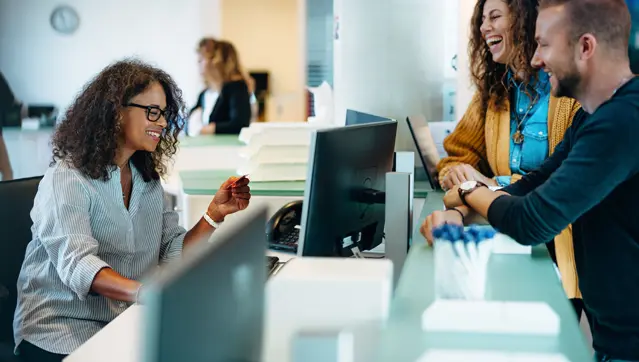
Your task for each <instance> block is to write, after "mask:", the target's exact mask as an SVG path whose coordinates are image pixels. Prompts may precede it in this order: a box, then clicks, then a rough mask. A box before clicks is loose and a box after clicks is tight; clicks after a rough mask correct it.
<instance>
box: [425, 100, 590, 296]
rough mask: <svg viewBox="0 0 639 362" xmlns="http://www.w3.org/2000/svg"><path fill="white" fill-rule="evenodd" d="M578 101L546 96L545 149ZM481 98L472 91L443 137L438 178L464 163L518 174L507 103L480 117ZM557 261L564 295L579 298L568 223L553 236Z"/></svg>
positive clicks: (491, 171)
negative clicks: (443, 153)
mask: <svg viewBox="0 0 639 362" xmlns="http://www.w3.org/2000/svg"><path fill="white" fill-rule="evenodd" d="M580 107H581V106H580V104H579V103H578V102H577V101H575V100H574V99H569V98H555V97H551V98H550V103H549V105H548V149H549V151H550V153H552V152H553V151H554V149H555V147H556V146H557V144H559V142H561V140H562V139H563V138H564V133H566V129H567V128H568V127H569V126H570V124H571V123H572V119H573V117H574V116H575V113H576V112H577V110H578V109H579V108H580ZM481 113H482V112H481V100H480V96H479V94H475V96H474V97H473V100H472V101H471V103H470V105H469V106H468V109H467V110H466V113H464V116H463V117H462V119H461V120H460V121H459V123H458V124H457V127H456V128H455V130H454V131H453V133H451V134H450V135H449V136H448V137H446V139H445V140H444V149H445V150H446V152H447V153H448V157H445V158H443V159H442V160H441V161H440V162H439V163H438V164H437V170H438V172H439V179H440V180H442V179H443V177H444V176H445V175H446V173H447V172H448V170H449V169H450V167H451V166H454V165H458V164H462V163H466V164H469V165H471V166H472V167H474V168H475V169H477V170H479V171H480V172H482V174H484V175H486V176H512V182H515V181H517V180H519V179H520V178H521V175H517V174H515V175H512V173H511V171H510V162H509V159H510V104H509V102H508V101H507V100H506V102H504V105H503V106H502V107H501V108H500V109H498V108H497V106H495V104H494V103H493V102H491V103H490V104H489V105H488V109H487V111H486V116H485V117H483V118H482V117H481ZM555 253H556V255H557V265H558V267H559V271H560V273H561V279H562V280H561V281H562V285H563V287H564V291H565V292H566V295H567V296H568V298H581V292H580V291H579V286H578V279H577V270H576V267H575V256H574V249H573V244H572V226H569V227H568V228H566V230H564V231H562V232H561V233H560V234H559V235H557V237H555Z"/></svg>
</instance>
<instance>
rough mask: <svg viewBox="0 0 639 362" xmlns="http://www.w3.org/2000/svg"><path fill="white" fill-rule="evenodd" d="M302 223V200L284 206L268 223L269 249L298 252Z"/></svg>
mask: <svg viewBox="0 0 639 362" xmlns="http://www.w3.org/2000/svg"><path fill="white" fill-rule="evenodd" d="M301 223H302V200H297V201H292V202H289V203H288V204H286V205H284V206H282V208H281V209H279V210H278V211H277V212H276V213H275V215H273V217H271V219H270V220H269V221H268V222H267V223H266V238H267V239H268V247H269V249H272V250H279V251H287V252H292V253H296V252H297V242H298V240H299V237H300V224H301Z"/></svg>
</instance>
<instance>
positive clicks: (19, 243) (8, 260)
mask: <svg viewBox="0 0 639 362" xmlns="http://www.w3.org/2000/svg"><path fill="white" fill-rule="evenodd" d="M41 179H42V176H40V177H32V178H25V179H19V180H13V181H3V182H0V341H7V340H13V327H12V325H13V313H14V311H15V308H16V301H17V290H16V282H17V280H18V274H19V273H20V268H21V267H22V261H23V260H24V253H25V250H26V248H27V245H28V244H29V242H30V241H31V238H32V236H31V225H32V221H31V216H30V213H31V209H32V208H33V199H34V198H35V195H36V193H37V192H38V185H39V184H40V180H41Z"/></svg>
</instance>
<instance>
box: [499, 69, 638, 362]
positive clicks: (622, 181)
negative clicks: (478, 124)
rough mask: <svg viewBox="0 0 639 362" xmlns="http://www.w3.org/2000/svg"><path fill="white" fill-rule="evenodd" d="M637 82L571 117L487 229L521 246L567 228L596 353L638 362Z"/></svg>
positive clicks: (509, 189)
mask: <svg viewBox="0 0 639 362" xmlns="http://www.w3.org/2000/svg"><path fill="white" fill-rule="evenodd" d="M638 173H639V79H638V78H634V79H632V80H631V81H629V82H628V83H626V84H625V85H624V86H623V87H621V88H620V89H619V90H618V91H617V92H616V94H615V95H614V96H613V97H612V98H611V99H610V100H608V101H607V102H605V103H603V104H602V105H601V106H600V107H599V108H598V109H597V110H596V111H595V112H594V113H593V114H592V115H588V114H587V113H586V112H584V111H583V110H580V112H579V113H578V114H577V116H576V117H575V119H574V120H573V123H572V126H571V127H570V128H569V129H568V130H567V132H566V135H565V137H564V139H563V141H562V142H561V143H560V144H559V145H558V146H557V148H556V150H555V152H554V153H553V154H552V156H550V157H549V158H548V159H547V160H546V161H545V162H544V163H543V164H542V165H541V166H540V168H539V169H538V170H536V171H534V172H531V173H529V174H527V175H526V176H524V177H523V178H522V179H521V180H520V181H519V182H516V183H514V184H512V185H510V186H508V187H506V188H504V191H506V192H507V193H509V194H511V195H513V196H501V197H499V198H497V199H496V200H495V201H494V202H493V203H492V205H491V206H490V208H489V210H488V220H489V222H490V223H491V224H492V225H493V226H494V227H495V228H496V229H497V230H499V231H500V232H502V233H505V234H507V235H509V236H511V237H512V238H513V239H515V240H517V241H518V242H519V243H522V244H538V243H543V242H547V241H549V240H552V239H553V238H554V237H555V236H556V235H557V234H559V232H560V231H561V230H563V229H564V228H566V227H567V226H568V225H569V224H571V223H572V224H573V229H572V230H573V238H574V249H575V261H576V265H577V274H578V276H579V288H580V289H581V292H582V295H583V299H584V303H585V305H586V308H587V309H588V310H589V311H590V313H591V314H592V321H591V324H592V333H593V339H594V343H593V344H594V347H595V349H596V350H597V351H599V352H601V353H605V354H608V355H611V356H612V357H614V358H617V359H628V360H639V174H638Z"/></svg>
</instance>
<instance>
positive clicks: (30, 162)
mask: <svg viewBox="0 0 639 362" xmlns="http://www.w3.org/2000/svg"><path fill="white" fill-rule="evenodd" d="M53 131H54V128H53V127H43V128H39V129H33V130H30V129H23V128H3V129H2V132H3V134H2V138H3V139H4V142H5V144H6V145H7V152H8V153H9V161H10V162H11V168H13V177H14V178H16V179H18V178H24V177H33V176H42V175H44V172H45V171H46V170H47V168H49V164H50V163H51V160H52V150H51V144H50V141H51V136H52V135H53Z"/></svg>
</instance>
